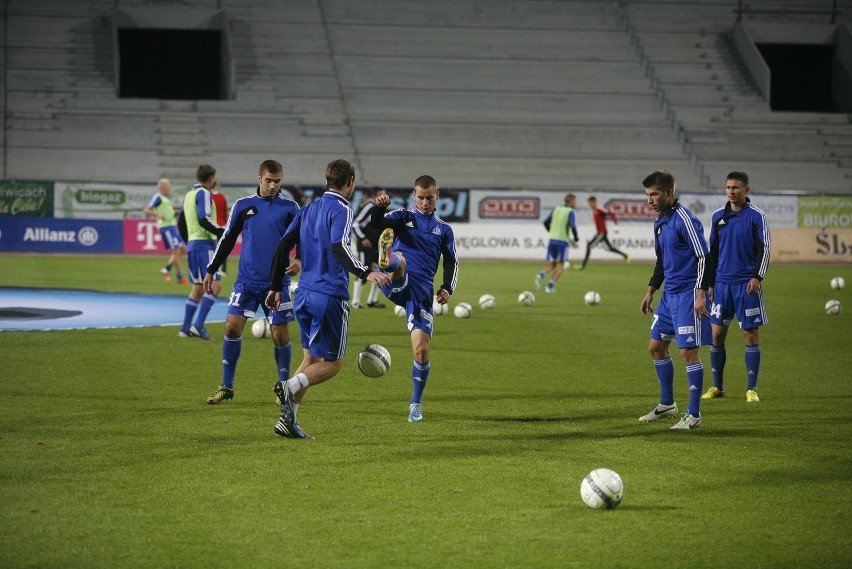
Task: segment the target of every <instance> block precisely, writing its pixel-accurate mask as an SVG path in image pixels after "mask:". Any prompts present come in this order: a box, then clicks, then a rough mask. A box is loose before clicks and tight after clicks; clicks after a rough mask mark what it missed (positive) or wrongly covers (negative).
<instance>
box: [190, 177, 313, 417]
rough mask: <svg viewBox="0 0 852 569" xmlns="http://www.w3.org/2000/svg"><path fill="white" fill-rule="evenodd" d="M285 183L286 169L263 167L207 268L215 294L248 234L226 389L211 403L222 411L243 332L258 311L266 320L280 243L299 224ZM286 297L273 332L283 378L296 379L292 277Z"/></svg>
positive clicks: (229, 324)
mask: <svg viewBox="0 0 852 569" xmlns="http://www.w3.org/2000/svg"><path fill="white" fill-rule="evenodd" d="M283 180H284V167H283V166H282V165H281V163H280V162H277V161H275V160H266V161H264V162H262V163H261V165H260V168H259V172H258V175H257V183H258V186H257V190H256V191H255V193H254V195H250V196H246V197H244V198H240V199H238V200H237V201H236V202H235V203H234V205H233V207H232V208H231V215H230V216H229V218H228V221H227V224H226V225H225V233H224V234H223V235H222V238H221V239H220V240H219V244H218V245H217V246H216V252H215V254H214V256H213V260H212V261H210V264H209V265H208V266H207V274H206V275H205V276H204V289H205V290H206V291H208V292H209V291H211V290H212V288H213V278H214V275H215V274H216V273H217V271H218V270H219V267H221V266H222V263H224V262H225V259H227V258H228V255H229V254H230V253H231V251H232V250H233V248H234V245H236V243H237V238H238V237H239V236H240V234H241V233H242V236H243V245H242V252H241V253H240V264H239V268H238V272H237V278H236V280H235V281H234V288H233V292H231V297H230V299H229V300H228V316H227V320H226V321H225V338H224V340H223V342H222V385H220V386H219V387H218V388H217V389H216V390H215V391H214V392H213V393H212V394H211V395H210V397H208V398H207V403H210V404H212V405H218V404H219V403H221V402H222V401H224V400H226V399H233V398H234V375H235V374H236V370H237V361H238V360H239V359H240V352H241V351H242V345H243V329H244V328H245V325H246V321H247V320H248V319H249V318H254V316H255V314H256V313H257V310H258V308H259V309H260V310H261V311H262V314H263V315H264V317H266V315H267V309H266V307H265V306H264V302H265V301H266V295H267V294H268V293H269V283H270V281H271V280H272V274H271V267H272V253H273V252H274V251H275V246H276V245H278V240H279V239H281V237H282V236H283V235H284V232H285V231H286V230H287V227H289V226H290V223H292V222H293V220H294V219H295V218H296V214H297V213H298V212H299V206H298V204H296V202H295V201H293V200H291V199H288V198H286V197H284V196H283V195H282V194H281V193H280V189H281V182H282V181H283ZM281 285H282V290H283V291H284V297H283V299H282V302H281V303H280V305H279V306H278V308H277V309H276V310H273V311H271V312H272V314H271V316H272V318H271V322H270V328H269V329H270V331H271V332H272V341H273V343H274V345H275V349H274V355H275V363H276V368H277V369H278V378H279V380H280V379H283V380H286V379H287V378H289V377H290V359H291V356H292V349H291V347H290V333H289V330H288V328H287V324H288V323H289V322H292V321H293V320H294V319H295V316H294V315H293V303H292V302H291V301H290V296H289V294H290V293H289V285H290V276H289V275H283V277H282V278H281Z"/></svg>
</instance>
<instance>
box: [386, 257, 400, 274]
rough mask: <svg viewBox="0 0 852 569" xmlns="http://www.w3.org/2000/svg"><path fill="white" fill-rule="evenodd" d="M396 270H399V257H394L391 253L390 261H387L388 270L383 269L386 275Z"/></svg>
mask: <svg viewBox="0 0 852 569" xmlns="http://www.w3.org/2000/svg"><path fill="white" fill-rule="evenodd" d="M398 268H399V257H397V256H396V255H394V254H393V253H391V254H390V260H389V261H388V268H387V269H385V270H386V271H387V272H388V274H390V273H392V272H394V271H396V270H397V269H398Z"/></svg>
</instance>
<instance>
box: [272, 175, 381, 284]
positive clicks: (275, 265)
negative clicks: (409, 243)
mask: <svg viewBox="0 0 852 569" xmlns="http://www.w3.org/2000/svg"><path fill="white" fill-rule="evenodd" d="M351 235H352V210H351V209H350V208H349V201H348V200H347V199H346V198H344V197H343V196H341V195H340V194H338V193H337V192H334V191H327V192H325V193H324V194H323V195H322V196H321V197H320V198H319V199H318V200H316V201H314V202H312V203H310V204H309V205H308V206H307V207H304V208H302V209H300V210H299V213H298V214H297V215H296V218H295V219H294V220H293V223H291V224H290V227H288V228H287V231H286V232H285V234H284V236H283V237H282V238H281V240H280V241H279V242H278V245H277V246H276V248H275V254H274V256H273V258H272V282H271V286H270V289H271V290H272V291H274V292H278V291H281V290H283V285H282V281H283V275H284V271H285V270H286V268H287V265H288V264H289V263H290V256H289V253H290V250H291V249H292V248H293V246H294V245H296V244H298V245H299V250H300V254H301V259H302V275H301V276H300V277H299V288H305V289H308V290H313V291H316V292H322V293H324V294H328V295H330V296H336V297H339V298H344V299H348V298H349V273H353V274H354V275H355V276H357V277H359V278H360V277H363V276H365V275H366V274H367V273H369V272H370V271H369V269H368V268H367V267H365V266H364V265H363V264H361V262H360V261H358V259H357V258H356V257H355V255H354V254H353V253H352V249H351Z"/></svg>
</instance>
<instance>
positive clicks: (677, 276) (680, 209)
mask: <svg viewBox="0 0 852 569" xmlns="http://www.w3.org/2000/svg"><path fill="white" fill-rule="evenodd" d="M654 250H655V252H656V253H657V264H656V266H655V267H654V275H653V276H652V277H651V280H650V282H649V283H648V284H649V285H650V286H652V287H654V288H660V287H661V286H662V284H663V281H664V280H665V282H666V290H668V291H670V292H680V291H682V290H687V289H690V288H693V289H694V288H700V289H707V288H708V287H709V286H710V283H711V281H710V274H709V271H707V256H708V253H709V249H708V247H707V241H706V240H705V239H704V228H703V227H702V226H701V222H700V221H699V220H698V218H697V217H695V214H693V213H692V212H691V211H689V209H687V208H686V207H684V206H682V205H681V204H680V202H678V201H677V200H675V202H674V205H673V206H672V208H671V209H670V210H669V211H667V212H662V213H660V216H659V217H658V218H657V219H656V221H654Z"/></svg>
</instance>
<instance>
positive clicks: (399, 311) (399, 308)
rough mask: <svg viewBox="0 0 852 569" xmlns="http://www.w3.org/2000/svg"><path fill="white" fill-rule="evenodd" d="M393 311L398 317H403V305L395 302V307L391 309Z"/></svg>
mask: <svg viewBox="0 0 852 569" xmlns="http://www.w3.org/2000/svg"><path fill="white" fill-rule="evenodd" d="M393 313H394V314H396V315H397V316H399V317H400V318H403V317H405V307H404V306H400V305H398V304H397V305H396V307H395V308H394V309H393Z"/></svg>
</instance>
